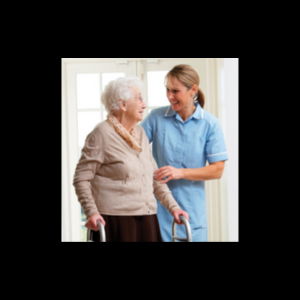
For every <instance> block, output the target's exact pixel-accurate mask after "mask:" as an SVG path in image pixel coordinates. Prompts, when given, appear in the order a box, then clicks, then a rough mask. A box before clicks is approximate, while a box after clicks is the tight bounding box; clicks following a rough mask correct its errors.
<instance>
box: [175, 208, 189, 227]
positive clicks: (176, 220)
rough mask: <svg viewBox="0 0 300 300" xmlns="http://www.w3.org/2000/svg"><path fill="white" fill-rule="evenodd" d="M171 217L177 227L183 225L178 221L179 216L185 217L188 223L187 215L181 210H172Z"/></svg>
mask: <svg viewBox="0 0 300 300" xmlns="http://www.w3.org/2000/svg"><path fill="white" fill-rule="evenodd" d="M172 216H173V217H174V220H175V223H177V224H178V225H183V224H184V223H183V222H181V221H180V219H179V216H185V217H186V218H187V220H188V221H190V217H189V214H188V213H187V212H185V211H184V210H182V209H174V210H172Z"/></svg>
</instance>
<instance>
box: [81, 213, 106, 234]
mask: <svg viewBox="0 0 300 300" xmlns="http://www.w3.org/2000/svg"><path fill="white" fill-rule="evenodd" d="M97 220H100V221H101V223H102V224H103V225H104V226H105V221H104V219H103V218H102V216H101V215H100V214H94V215H91V216H90V217H89V218H88V219H87V220H86V223H85V227H86V228H88V229H90V230H94V231H99V227H98V224H97Z"/></svg>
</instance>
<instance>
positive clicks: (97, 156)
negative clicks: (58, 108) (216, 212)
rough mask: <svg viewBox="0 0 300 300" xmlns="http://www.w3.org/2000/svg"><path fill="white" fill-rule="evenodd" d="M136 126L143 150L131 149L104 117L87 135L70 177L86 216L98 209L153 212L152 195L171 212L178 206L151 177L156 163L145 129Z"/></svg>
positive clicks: (110, 212) (112, 212) (117, 213)
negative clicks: (72, 178) (72, 177)
mask: <svg viewBox="0 0 300 300" xmlns="http://www.w3.org/2000/svg"><path fill="white" fill-rule="evenodd" d="M135 130H136V133H137V137H138V138H139V140H140V142H141V147H142V149H143V150H142V152H137V151H135V150H133V149H132V148H131V147H130V146H129V145H128V144H127V143H126V142H125V140H124V139H123V138H122V137H121V136H120V135H119V134H118V133H116V131H115V130H114V128H113V127H112V125H110V124H109V123H108V122H106V121H104V122H101V123H99V124H98V125H97V126H96V127H95V128H94V130H93V131H92V132H91V133H90V134H89V135H88V136H87V138H86V140H85V145H84V147H83V148H82V152H81V157H80V159H79V162H78V164H77V166H76V170H75V174H74V180H73V185H74V187H75V191H76V194H77V196H78V201H79V202H80V204H81V206H82V208H83V211H84V213H85V215H86V218H89V217H90V216H91V215H93V214H95V213H98V212H100V214H103V215H115V216H120V215H124V216H125V215H126V216H137V215H153V214H156V213H157V202H156V199H155V197H154V195H155V196H156V197H157V199H158V200H159V201H160V202H161V204H162V205H164V206H165V207H166V208H167V210H168V211H169V212H170V213H171V212H172V210H174V209H177V208H179V206H178V204H177V202H176V201H175V200H174V198H173V196H172V194H171V191H170V190H169V188H168V186H167V185H166V184H161V183H160V182H159V181H156V180H155V179H154V176H153V173H154V171H155V170H157V165H156V162H155V160H154V158H153V157H152V153H151V149H150V146H149V140H148V138H147V136H146V133H145V131H144V129H143V128H142V127H141V126H140V125H136V126H135ZM153 193H154V195H153Z"/></svg>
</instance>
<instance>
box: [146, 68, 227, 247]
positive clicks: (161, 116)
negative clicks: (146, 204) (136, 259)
mask: <svg viewBox="0 0 300 300" xmlns="http://www.w3.org/2000/svg"><path fill="white" fill-rule="evenodd" d="M199 84H200V79H199V76H198V74H197V72H196V71H195V70H194V69H193V68H192V67H191V66H189V65H177V66H175V67H174V68H173V69H172V70H171V71H169V73H168V74H167V75H166V78H165V86H166V93H167V98H168V99H169V101H170V106H165V107H160V108H157V109H153V110H152V111H151V113H150V114H149V115H148V116H147V117H146V118H145V119H144V120H143V121H142V122H141V125H142V127H143V128H144V129H145V132H146V134H147V136H148V139H149V142H150V143H151V142H152V151H153V156H154V158H155V160H156V163H157V165H158V168H159V169H158V170H157V171H155V172H154V174H155V179H156V180H160V181H161V183H162V184H164V183H167V185H168V187H169V189H170V190H171V191H172V194H173V197H174V198H175V199H176V200H177V203H178V204H179V206H180V207H181V208H182V209H183V210H184V211H186V212H187V213H188V214H189V217H190V221H189V222H190V225H191V230H192V239H193V241H195V242H197V241H198V242H206V241H207V216H206V196H205V187H204V181H205V180H211V179H219V178H221V176H222V173H223V169H224V164H225V160H227V159H228V156H227V153H226V147H225V142H224V137H223V133H222V129H221V126H220V123H219V121H218V119H217V118H216V117H215V116H213V115H212V114H210V113H208V112H207V111H205V110H204V109H203V107H204V95H203V92H202V91H201V90H200V88H199ZM206 160H207V161H208V163H209V165H207V166H206ZM157 217H158V220H159V224H160V230H161V235H162V239H163V241H164V242H168V241H172V231H171V228H172V225H171V224H172V221H173V218H172V216H171V215H170V213H169V212H168V211H167V210H166V209H165V208H164V207H163V206H162V205H161V204H160V203H158V208H157ZM177 233H178V235H179V236H182V237H185V236H186V233H185V228H184V226H177Z"/></svg>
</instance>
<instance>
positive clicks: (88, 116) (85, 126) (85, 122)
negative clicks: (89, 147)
mask: <svg viewBox="0 0 300 300" xmlns="http://www.w3.org/2000/svg"><path fill="white" fill-rule="evenodd" d="M100 121H101V118H100V111H93V112H78V146H79V147H83V146H84V142H85V139H86V137H87V135H88V134H89V133H90V132H91V131H92V130H93V129H94V127H95V126H96V125H97V124H98V123H99V122H100Z"/></svg>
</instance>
